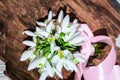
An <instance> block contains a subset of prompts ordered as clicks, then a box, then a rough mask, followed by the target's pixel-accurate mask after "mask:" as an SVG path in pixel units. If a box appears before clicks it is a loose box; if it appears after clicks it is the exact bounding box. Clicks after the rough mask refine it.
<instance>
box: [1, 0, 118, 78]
mask: <svg viewBox="0 0 120 80" xmlns="http://www.w3.org/2000/svg"><path fill="white" fill-rule="evenodd" d="M60 7H62V8H63V10H64V12H65V11H66V12H67V13H69V14H70V15H71V18H74V17H77V18H78V19H79V21H80V22H86V23H87V24H88V25H89V27H90V28H91V30H92V31H96V30H98V29H101V28H105V29H106V30H107V32H108V35H109V36H110V37H111V38H112V39H113V41H115V38H116V37H117V35H118V34H120V13H119V11H117V10H116V9H115V7H114V6H113V5H112V3H111V2H110V0H44V1H43V0H0V56H1V57H2V58H4V60H5V61H6V66H7V73H8V76H9V77H10V78H11V79H12V80H38V79H39V74H38V72H37V70H32V71H27V66H28V63H29V62H28V61H24V62H20V56H21V54H22V52H23V50H24V49H25V47H26V46H25V45H23V44H22V41H23V40H24V39H25V38H26V36H25V35H23V34H22V32H23V31H24V30H25V29H28V28H31V29H33V28H35V25H36V23H35V22H36V20H37V19H39V18H43V17H44V16H46V15H47V13H48V10H50V9H52V11H53V13H54V14H56V13H58V10H59V9H60ZM116 51H117V57H118V58H117V61H116V62H117V63H118V64H120V49H118V48H116ZM65 72H66V71H64V73H63V75H66V74H67V73H65ZM66 76H68V75H66ZM66 76H64V77H66ZM70 78H71V77H68V80H70ZM72 78H73V76H72ZM48 80H50V78H49V79H48ZM51 80H53V79H51ZM64 80H66V79H64ZM71 80H73V79H71Z"/></svg>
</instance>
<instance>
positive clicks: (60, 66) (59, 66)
mask: <svg viewBox="0 0 120 80" xmlns="http://www.w3.org/2000/svg"><path fill="white" fill-rule="evenodd" d="M56 69H57V70H58V71H60V72H61V71H62V61H61V60H59V62H58V64H57V65H56Z"/></svg>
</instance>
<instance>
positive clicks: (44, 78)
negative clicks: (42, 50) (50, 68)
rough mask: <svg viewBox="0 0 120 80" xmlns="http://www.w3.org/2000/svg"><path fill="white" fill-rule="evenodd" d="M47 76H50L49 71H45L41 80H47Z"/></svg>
mask: <svg viewBox="0 0 120 80" xmlns="http://www.w3.org/2000/svg"><path fill="white" fill-rule="evenodd" d="M47 76H48V73H47V71H43V72H42V74H41V76H40V78H39V80H46V78H47Z"/></svg>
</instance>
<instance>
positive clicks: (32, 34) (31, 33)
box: [23, 30, 36, 36]
mask: <svg viewBox="0 0 120 80" xmlns="http://www.w3.org/2000/svg"><path fill="white" fill-rule="evenodd" d="M23 33H25V34H26V35H28V36H36V35H35V34H34V33H33V32H31V31H28V30H26V31H24V32H23Z"/></svg>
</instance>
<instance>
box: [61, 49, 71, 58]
mask: <svg viewBox="0 0 120 80" xmlns="http://www.w3.org/2000/svg"><path fill="white" fill-rule="evenodd" d="M63 53H64V56H66V57H67V56H70V55H71V52H70V51H68V50H64V51H63Z"/></svg>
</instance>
